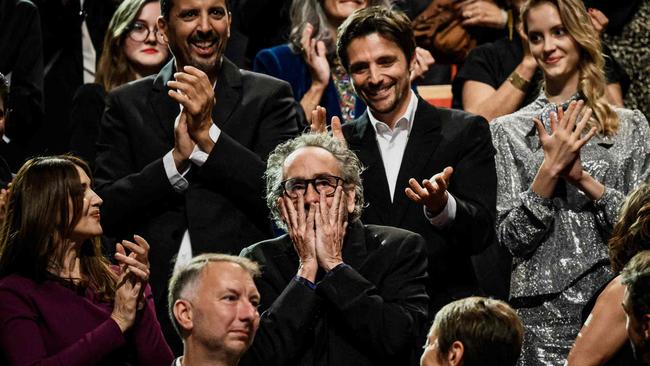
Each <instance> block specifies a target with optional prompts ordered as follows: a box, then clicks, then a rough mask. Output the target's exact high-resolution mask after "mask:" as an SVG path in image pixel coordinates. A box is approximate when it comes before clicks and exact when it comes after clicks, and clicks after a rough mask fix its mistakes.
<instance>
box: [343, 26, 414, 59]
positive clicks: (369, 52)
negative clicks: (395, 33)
mask: <svg viewBox="0 0 650 366" xmlns="http://www.w3.org/2000/svg"><path fill="white" fill-rule="evenodd" d="M347 53H348V59H349V60H350V62H351V63H352V62H353V60H355V59H361V60H363V59H365V58H366V57H368V56H371V57H373V58H378V57H383V56H399V55H403V54H404V51H403V50H402V48H401V47H400V46H399V44H397V42H395V41H394V40H392V39H390V38H388V37H385V36H383V35H382V34H380V33H378V32H374V33H368V34H365V35H362V36H359V37H356V38H354V39H352V40H351V41H350V43H349V44H348V47H347ZM404 56H406V55H404Z"/></svg>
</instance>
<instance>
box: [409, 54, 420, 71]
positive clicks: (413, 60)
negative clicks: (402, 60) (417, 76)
mask: <svg viewBox="0 0 650 366" xmlns="http://www.w3.org/2000/svg"><path fill="white" fill-rule="evenodd" d="M417 56H418V55H417V53H416V52H415V50H413V54H412V55H411V62H410V63H409V72H413V70H415V65H416V64H417V63H418V58H417Z"/></svg>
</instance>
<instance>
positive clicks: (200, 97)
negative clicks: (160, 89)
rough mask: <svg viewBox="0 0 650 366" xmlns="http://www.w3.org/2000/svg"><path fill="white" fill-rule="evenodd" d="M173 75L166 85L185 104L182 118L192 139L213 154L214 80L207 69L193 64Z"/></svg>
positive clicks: (202, 148) (171, 94)
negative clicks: (198, 67)
mask: <svg viewBox="0 0 650 366" xmlns="http://www.w3.org/2000/svg"><path fill="white" fill-rule="evenodd" d="M174 78H175V80H171V81H168V82H167V86H169V88H170V90H169V92H168V94H169V96H170V97H171V98H172V99H174V100H175V101H177V102H178V103H179V104H180V105H181V106H182V110H181V117H179V118H181V119H183V118H184V121H185V123H186V125H187V132H188V133H189V135H190V137H191V138H192V140H193V141H194V142H195V143H196V144H197V145H199V147H200V148H201V150H203V151H205V152H206V153H210V151H211V150H212V147H213V146H214V143H213V142H212V139H211V138H210V135H209V131H210V127H211V126H212V109H213V108H214V105H215V98H214V89H213V86H212V83H211V82H210V79H209V78H208V76H207V74H206V73H205V72H203V71H201V70H199V69H197V68H196V67H194V66H185V67H183V71H181V72H176V73H175V74H174ZM183 115H184V117H183Z"/></svg>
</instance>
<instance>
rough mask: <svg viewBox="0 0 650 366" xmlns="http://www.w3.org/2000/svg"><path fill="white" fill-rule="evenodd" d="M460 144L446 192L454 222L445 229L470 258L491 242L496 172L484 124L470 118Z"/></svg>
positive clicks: (474, 117) (494, 208) (490, 139)
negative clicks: (452, 204) (466, 245)
mask: <svg viewBox="0 0 650 366" xmlns="http://www.w3.org/2000/svg"><path fill="white" fill-rule="evenodd" d="M462 141H463V143H462V144H460V151H459V156H460V157H461V158H460V160H459V161H458V162H457V164H456V165H455V166H454V173H453V174H452V176H451V184H450V187H449V191H450V192H451V194H452V195H454V198H455V199H456V203H457V206H456V218H455V219H454V222H453V224H452V225H451V226H450V227H449V230H450V232H451V233H453V237H455V238H457V240H458V241H460V243H469V244H470V247H469V248H466V249H467V250H468V251H469V252H470V253H471V254H476V253H479V252H481V251H482V250H483V249H485V248H486V247H487V246H488V245H489V244H490V243H492V240H493V239H494V223H495V217H496V185H497V178H496V168H495V163H494V155H495V153H496V150H495V149H494V146H493V145H492V137H491V134H490V128H489V125H488V123H487V121H486V120H485V119H484V118H483V117H478V116H473V117H472V119H471V122H470V123H469V126H468V128H466V129H465V132H464V136H463V139H462Z"/></svg>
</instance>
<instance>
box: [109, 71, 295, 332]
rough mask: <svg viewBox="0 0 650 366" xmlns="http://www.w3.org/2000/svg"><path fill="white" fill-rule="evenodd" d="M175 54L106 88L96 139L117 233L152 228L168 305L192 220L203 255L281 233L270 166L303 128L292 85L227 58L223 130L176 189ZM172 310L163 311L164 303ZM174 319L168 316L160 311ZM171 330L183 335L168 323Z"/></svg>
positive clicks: (221, 86) (157, 289)
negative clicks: (268, 180) (271, 200)
mask: <svg viewBox="0 0 650 366" xmlns="http://www.w3.org/2000/svg"><path fill="white" fill-rule="evenodd" d="M172 75H173V60H172V61H171V62H170V63H169V64H168V65H166V66H165V67H164V68H163V69H162V70H161V72H160V73H159V74H158V75H157V76H150V77H146V78H144V79H140V80H138V81H135V82H132V83H129V84H126V85H124V86H122V87H120V88H117V89H116V90H114V91H113V92H111V93H110V94H109V96H108V98H107V104H106V110H105V112H104V116H103V118H102V122H101V125H100V131H99V142H98V144H97V153H98V156H97V161H96V180H97V192H98V193H99V195H100V196H101V197H102V198H103V199H104V204H103V206H102V225H103V228H104V231H105V233H106V234H107V235H108V236H110V237H115V238H119V239H122V238H129V237H130V236H131V235H132V234H133V233H137V234H139V235H142V236H143V237H144V238H146V239H147V240H148V241H149V243H150V245H151V251H150V253H149V258H150V261H151V279H150V282H151V286H152V288H153V292H154V298H155V301H156V304H157V307H158V310H159V313H158V314H165V313H166V311H165V305H166V300H165V296H166V287H167V280H168V278H169V276H170V275H171V270H172V268H173V263H172V259H173V257H174V256H175V255H176V253H177V252H178V249H179V245H180V242H181V239H182V237H183V234H184V232H185V230H189V235H190V240H191V242H192V253H193V254H194V255H197V254H200V253H204V252H224V253H234V254H237V253H239V252H240V251H241V249H242V248H244V247H246V246H247V245H250V244H252V243H255V242H257V241H260V240H263V239H266V238H270V237H271V236H272V230H271V224H270V222H269V219H268V209H267V208H266V204H265V200H264V199H263V196H264V189H263V187H264V184H263V183H264V182H263V179H262V175H263V173H264V171H265V168H266V164H265V160H266V157H267V155H268V154H269V153H270V151H271V150H272V149H273V148H275V146H276V145H277V144H278V143H280V142H283V141H284V140H287V139H289V138H290V137H293V136H294V135H295V134H297V132H298V121H297V119H296V106H297V104H296V102H295V100H293V98H292V96H291V89H290V87H289V85H288V84H287V83H285V82H282V81H279V80H277V79H274V78H271V77H268V76H264V75H260V74H256V73H252V72H247V71H240V70H239V69H237V67H235V66H234V65H233V64H232V63H231V62H230V61H228V60H227V59H225V58H224V61H223V64H222V67H221V70H220V72H219V75H218V79H217V80H218V81H217V84H216V88H215V96H216V100H217V104H216V105H215V107H214V110H213V114H212V119H213V121H214V123H215V124H216V125H217V126H219V128H220V129H221V135H220V136H219V139H218V140H217V143H216V144H215V146H214V148H213V150H212V152H211V153H210V155H209V157H208V159H207V161H206V162H205V164H203V166H201V167H198V166H196V165H192V167H191V168H190V171H189V172H188V174H187V175H186V178H187V179H188V181H189V188H187V190H185V191H184V192H182V193H176V191H175V190H174V189H173V188H172V185H171V184H170V182H169V180H168V178H167V175H166V173H165V169H164V165H163V161H162V158H163V156H164V155H165V154H166V153H168V152H169V151H171V149H172V148H173V146H174V120H175V118H176V117H177V115H178V113H179V111H180V107H179V105H178V103H176V102H175V101H173V100H172V99H171V98H170V97H169V96H168V95H167V92H168V88H167V81H168V80H170V79H171V78H172V77H173V76H172ZM160 311H164V312H162V313H161V312H160ZM160 318H161V319H162V320H164V321H161V323H163V326H164V327H165V324H164V323H165V322H166V321H167V319H166V318H167V317H166V316H160ZM165 330H166V335H167V336H168V339H169V337H172V336H173V337H174V339H175V338H176V336H175V335H173V333H171V334H170V333H169V330H170V328H167V327H166V328H165Z"/></svg>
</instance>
